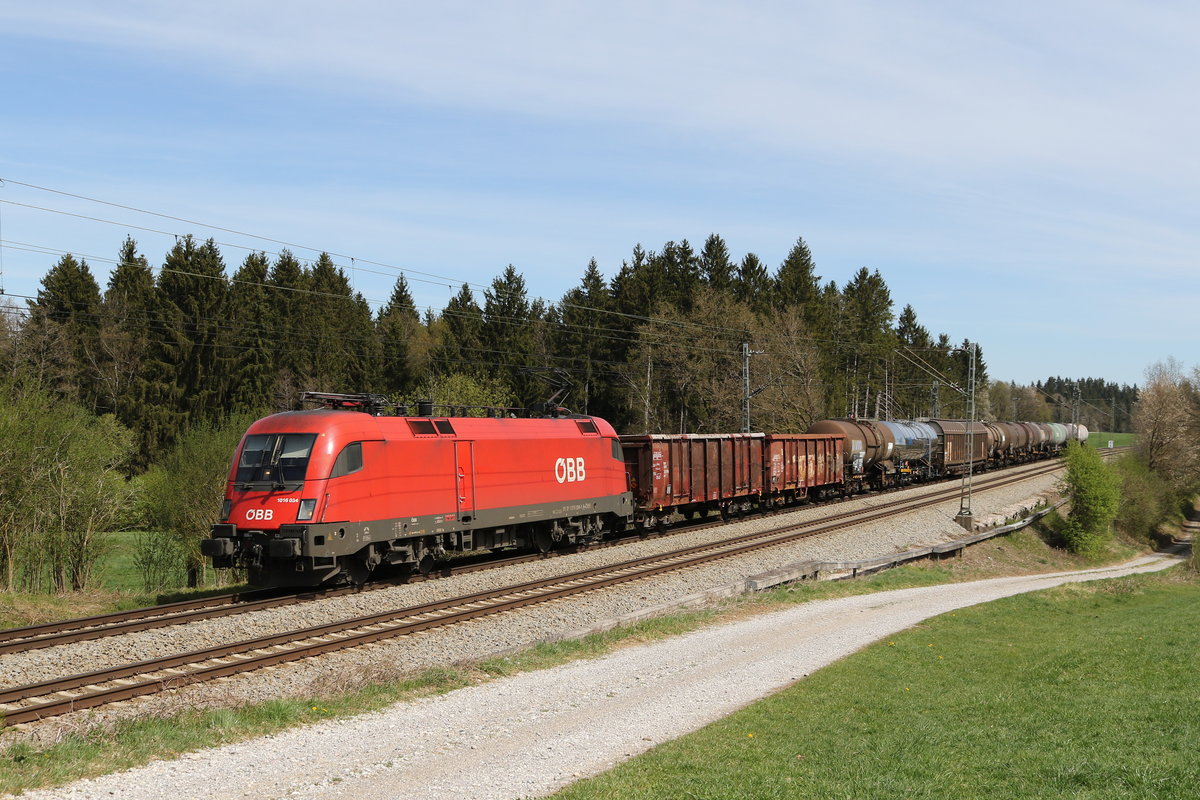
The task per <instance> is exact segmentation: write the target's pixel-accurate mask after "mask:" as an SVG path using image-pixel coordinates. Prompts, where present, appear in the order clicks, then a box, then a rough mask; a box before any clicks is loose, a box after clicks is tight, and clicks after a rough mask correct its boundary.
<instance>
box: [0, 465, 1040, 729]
mask: <svg viewBox="0 0 1200 800" xmlns="http://www.w3.org/2000/svg"><path fill="white" fill-rule="evenodd" d="M1059 468H1060V465H1059V464H1058V463H1052V464H1042V465H1038V466H1037V467H1035V468H1033V469H1029V470H1022V471H1020V472H1019V473H1018V474H1015V475H1014V474H1012V473H1007V474H1003V475H992V476H988V477H986V478H982V479H980V480H978V481H977V483H976V485H975V490H976V491H985V490H987V489H991V488H997V487H999V486H1005V485H1009V484H1011V483H1016V482H1019V481H1022V480H1026V479H1028V478H1030V477H1035V476H1037V475H1040V474H1045V473H1049V472H1053V471H1055V470H1057V469H1059ZM959 491H960V490H959V488H957V487H953V488H945V489H939V490H937V491H935V492H931V493H929V494H927V495H924V496H921V497H918V498H909V499H900V500H897V501H896V502H894V503H890V504H888V505H887V506H885V507H876V508H869V509H863V510H859V511H847V512H843V513H840V514H834V515H832V516H829V517H824V518H822V519H818V520H810V521H807V522H801V523H794V524H789V525H782V526H779V527H777V528H773V529H770V530H766V531H760V532H757V533H751V534H745V535H742V536H737V537H734V538H732V539H727V540H723V541H720V542H713V543H709V544H702V545H696V546H693V547H688V548H682V549H679V550H675V551H671V552H668V553H663V554H660V555H655V556H647V557H644V558H638V559H632V560H628V561H624V562H621V563H619V564H614V565H610V566H605V567H597V568H593V569H588V570H582V571H578V572H573V573H569V574H567V575H563V576H559V577H555V578H547V579H542V580H537V581H530V582H526V583H521V584H517V585H513V586H508V587H504V588H501V589H498V590H493V591H487V592H479V593H475V594H471V595H467V596H463V597H457V598H453V599H450V600H445V601H439V602H434V603H427V604H424V605H420V606H413V607H409V608H401V609H395V610H392V611H388V612H384V613H378V614H372V615H369V616H364V617H359V618H356V619H351V620H344V621H341V622H337V623H331V624H327V625H321V626H316V627H312V628H306V629H302V630H296V631H290V632H286V633H280V634H275V635H271V636H265V637H261V638H256V639H248V640H245V641H241V642H234V643H230V644H225V645H221V646H218V647H211V648H207V649H204V650H197V651H193V652H188V653H181V654H178V655H172V656H167V657H163V658H158V659H153V660H148V661H142V662H137V663H133V664H127V665H124V666H119V667H116V668H113V669H106V670H98V671H95V672H89V673H85V674H80V675H73V676H68V677H63V678H59V679H53V680H47V681H43V682H39V683H36V684H30V685H26V686H18V687H12V688H9V689H5V690H0V714H3V723H4V724H5V725H17V724H21V723H25V722H32V721H35V720H38V719H42V718H45V717H50V716H55V715H60V714H66V713H70V712H72V711H78V710H83V709H87V708H93V707H96V706H99V705H104V704H107V703H112V702H118V701H121V700H129V699H133V698H136V697H140V696H144V695H149V694H154V693H158V692H161V691H164V690H167V689H171V688H176V687H181V686H184V685H187V684H191V683H198V682H202V681H208V680H214V679H216V678H220V677H225V676H229V675H234V674H237V673H241V672H249V671H252V670H255V669H261V668H263V667H267V666H272V665H275V664H280V663H284V662H288V661H296V660H299V659H303V658H309V657H312V656H316V655H321V654H324V653H328V652H333V651H336V650H342V649H346V648H350V647H357V646H360V645H363V644H367V643H370V642H375V641H379V640H382V639H388V638H393V637H397V636H404V635H409V634H413V633H417V632H420V631H425V630H430V629H433V628H438V627H444V626H447V625H452V624H456V623H459V622H464V621H467V620H471V619H476V618H479V617H483V616H488V615H493V614H499V613H502V612H504V611H509V610H513V609H516V608H523V607H527V606H531V605H536V604H540V603H546V602H550V601H552V600H556V599H560V598H564V597H570V596H573V595H578V594H582V593H585V592H591V591H596V590H599V589H602V588H606V587H610V586H615V585H618V584H622V583H627V582H630V581H635V580H644V579H647V578H651V577H653V576H656V575H661V574H663V573H666V572H672V571H676V570H682V569H688V568H691V567H696V566H700V565H702V564H706V563H709V562H712V561H715V560H718V559H724V558H731V557H734V556H738V555H744V554H746V553H750V552H753V551H755V550H759V549H763V548H767V547H774V546H778V545H781V544H787V543H790V542H793V541H796V540H798V539H801V538H805V537H809V536H815V535H818V534H822V533H828V532H831V531H834V530H838V529H841V528H845V527H849V526H852V525H858V524H862V523H866V522H872V521H876V520H880V519H884V518H887V517H890V516H895V515H898V514H903V513H908V512H911V511H915V510H918V509H922V508H927V507H929V506H933V505H937V504H939V503H944V502H946V501H947V500H951V499H953V498H955V497H957V496H958V495H959Z"/></svg>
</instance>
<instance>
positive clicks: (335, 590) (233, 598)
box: [0, 461, 1058, 655]
mask: <svg viewBox="0 0 1200 800" xmlns="http://www.w3.org/2000/svg"><path fill="white" fill-rule="evenodd" d="M1053 463H1058V462H1057V461H1055V462H1053ZM1041 466H1044V463H1041V464H1034V465H1021V466H1019V467H1013V468H1010V469H1009V470H1006V471H1005V472H1004V473H1003V474H1006V475H1008V474H1014V470H1015V471H1020V470H1028V469H1031V468H1032V469H1037V468H1039V467H1041ZM993 474H995V473H993ZM866 496H870V495H855V496H854V497H855V498H862V497H866ZM797 508H801V507H800V506H788V507H784V508H779V509H773V510H772V511H770V512H766V515H777V514H785V513H789V512H792V511H795V510H797ZM725 524H728V523H727V521H725V520H711V521H706V522H699V523H694V524H689V525H683V526H676V527H673V528H671V529H669V530H668V531H667V532H666V533H660V532H642V533H641V534H630V535H626V536H622V537H620V538H618V539H614V540H611V541H608V542H603V543H600V544H597V545H593V547H613V546H619V545H622V544H626V543H628V542H631V541H641V540H644V539H646V538H649V537H657V536H663V535H671V534H674V533H682V532H693V531H698V530H705V529H708V528H712V527H718V526H720V525H725ZM570 552H574V551H572V550H564V551H558V552H554V553H549V554H527V555H518V556H510V557H506V558H499V559H497V558H490V559H488V560H483V561H471V562H464V563H458V564H453V565H450V566H447V567H445V568H443V569H441V570H437V571H435V572H433V573H430V574H429V575H409V576H404V577H402V578H395V579H383V580H378V581H375V582H372V583H370V584H367V585H365V586H346V587H331V588H327V589H311V590H307V591H303V592H297V593H286V592H281V591H280V590H257V591H248V592H238V593H230V594H222V595H212V596H209V597H203V598H196V599H192V600H184V601H180V602H177V603H167V604H163V605H158V606H150V607H146V608H138V609H130V610H126V611H116V612H112V613H108V614H100V615H96V616H91V617H81V618H77V619H69V620H62V621H58V622H48V623H43V624H40V625H30V626H26V627H22V628H9V629H6V630H0V655H5V654H8V653H20V652H25V651H29V650H37V649H41V648H46V647H57V646H59V645H64V644H72V643H74V642H83V641H91V640H95V639H103V638H106V637H109V636H118V635H122V634H126V633H133V632H135V631H145V630H152V629H156V628H165V627H170V626H173V625H182V624H184V623H187V622H192V621H196V620H204V619H216V618H220V617H226V616H233V615H236V614H244V613H249V612H253V611H263V610H266V609H271V608H281V607H285V606H290V605H296V604H299V603H308V602H313V601H315V600H322V599H328V598H333V597H341V596H345V595H349V594H356V593H358V592H365V591H374V590H378V589H386V588H389V587H392V586H396V585H399V584H401V583H405V582H414V581H419V580H426V579H431V578H439V577H449V576H450V575H464V574H468V573H470V572H475V571H478V570H483V569H494V568H498V567H504V566H508V565H511V564H520V563H525V562H528V561H534V560H538V559H541V558H546V557H548V556H554V555H562V554H565V553H570Z"/></svg>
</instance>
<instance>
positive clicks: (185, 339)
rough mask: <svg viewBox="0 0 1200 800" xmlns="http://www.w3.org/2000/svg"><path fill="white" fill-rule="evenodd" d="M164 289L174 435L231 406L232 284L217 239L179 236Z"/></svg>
mask: <svg viewBox="0 0 1200 800" xmlns="http://www.w3.org/2000/svg"><path fill="white" fill-rule="evenodd" d="M158 291H159V296H160V307H161V309H162V321H163V324H164V329H163V332H162V339H161V343H162V347H161V349H160V352H161V357H160V358H159V359H158V362H159V372H160V381H159V385H160V388H161V389H165V394H166V397H165V398H164V399H165V400H166V401H167V402H168V404H169V409H170V410H171V411H173V412H175V413H176V414H177V415H178V419H177V423H178V426H179V427H178V429H177V430H176V431H174V432H173V433H171V434H170V436H169V438H170V439H171V440H173V439H174V437H175V436H177V435H178V433H179V432H180V431H182V430H184V429H186V428H187V427H188V426H189V425H190V424H192V423H197V422H207V421H210V420H213V419H217V418H219V417H220V416H221V415H222V414H223V413H224V409H225V404H224V403H225V390H226V379H227V376H228V374H229V363H228V355H227V354H226V353H224V352H223V351H222V348H221V346H220V345H221V338H222V327H223V321H224V318H225V310H226V303H227V299H228V292H229V285H228V283H227V281H226V278H225V263H224V261H223V260H222V258H221V253H220V251H219V250H218V249H217V246H216V243H214V242H213V240H212V239H209V240H207V241H205V242H204V243H202V244H197V243H196V241H195V239H193V238H192V237H191V236H186V237H184V238H183V239H181V240H179V242H177V243H176V244H175V247H173V248H172V249H171V251H170V252H169V253H168V254H167V257H166V260H165V261H164V262H163V268H162V271H161V273H160V274H159V276H158Z"/></svg>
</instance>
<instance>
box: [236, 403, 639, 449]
mask: <svg viewBox="0 0 1200 800" xmlns="http://www.w3.org/2000/svg"><path fill="white" fill-rule="evenodd" d="M589 427H591V428H594V430H588V428H589ZM247 433H252V434H253V433H328V434H336V435H337V437H338V438H344V439H345V440H346V441H353V440H356V439H361V440H364V441H367V440H372V439H436V438H469V439H505V438H512V437H520V438H530V439H536V438H543V437H545V438H562V437H564V436H571V435H577V436H585V435H597V434H599V435H601V436H616V431H614V430H613V427H612V426H611V425H609V424H608V422H607V421H605V420H603V419H600V418H599V417H589V416H570V417H516V418H514V417H395V416H374V415H371V414H364V413H362V412H359V411H347V410H339V409H324V408H318V409H312V410H308V411H284V412H281V413H279V414H272V415H271V416H269V417H263V418H262V419H260V420H258V421H257V422H255V423H253V424H252V425H251V426H250V428H249V430H248V431H247Z"/></svg>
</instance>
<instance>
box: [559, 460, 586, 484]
mask: <svg viewBox="0 0 1200 800" xmlns="http://www.w3.org/2000/svg"><path fill="white" fill-rule="evenodd" d="M586 477H587V471H586V470H585V469H584V466H583V458H582V457H580V458H560V459H559V460H558V461H555V462H554V479H555V480H557V481H558V482H559V483H574V482H575V481H581V480H583V479H584V478H586Z"/></svg>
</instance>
